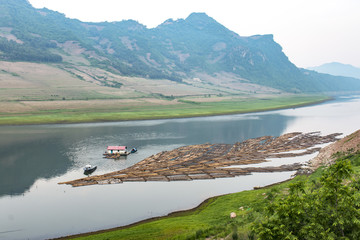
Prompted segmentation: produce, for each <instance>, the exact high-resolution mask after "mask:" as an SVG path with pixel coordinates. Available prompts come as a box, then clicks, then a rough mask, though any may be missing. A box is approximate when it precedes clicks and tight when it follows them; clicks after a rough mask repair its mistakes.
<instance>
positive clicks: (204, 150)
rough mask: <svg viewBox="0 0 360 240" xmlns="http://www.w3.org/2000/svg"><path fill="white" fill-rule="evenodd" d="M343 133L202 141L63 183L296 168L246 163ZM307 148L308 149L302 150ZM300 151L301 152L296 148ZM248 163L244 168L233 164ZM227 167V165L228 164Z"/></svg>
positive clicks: (186, 177) (218, 175)
mask: <svg viewBox="0 0 360 240" xmlns="http://www.w3.org/2000/svg"><path fill="white" fill-rule="evenodd" d="M339 135H341V134H340V133H334V134H330V135H326V136H320V134H319V132H312V133H300V132H294V133H287V134H284V135H282V136H279V137H272V136H264V137H259V138H253V139H248V140H246V141H244V142H237V143H234V144H210V143H206V144H198V145H190V146H183V147H179V148H177V149H174V150H172V151H163V152H159V153H157V154H155V155H152V156H150V157H148V158H146V159H144V160H143V161H141V162H138V163H137V164H135V165H133V166H131V167H129V168H127V169H123V170H120V171H115V172H112V173H107V174H104V175H99V176H91V177H86V178H81V179H77V180H73V181H68V182H62V183H60V184H70V185H72V186H74V187H77V186H85V185H94V184H113V183H123V182H133V181H139V182H140V181H189V180H197V179H214V178H225V177H234V176H240V175H248V174H251V173H252V172H278V171H294V170H298V169H300V168H301V165H300V164H291V165H283V166H279V167H258V168H256V167H246V166H245V165H247V164H255V163H261V162H265V161H267V160H266V159H268V158H284V157H287V158H288V157H297V156H302V155H307V154H311V153H314V152H317V151H319V150H320V148H315V146H316V145H318V144H324V143H330V142H334V141H336V140H338V139H337V137H338V136H339ZM299 150H304V151H299ZM294 151H297V152H294ZM234 165H244V167H243V168H235V167H233V168H231V166H234ZM225 167H226V168H225Z"/></svg>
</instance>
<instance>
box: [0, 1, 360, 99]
mask: <svg viewBox="0 0 360 240" xmlns="http://www.w3.org/2000/svg"><path fill="white" fill-rule="evenodd" d="M0 51H1V54H0V60H2V61H29V62H40V63H51V64H57V65H56V66H58V67H61V68H65V67H66V68H67V69H69V66H72V67H73V68H76V66H80V65H81V64H84V63H85V62H86V64H89V65H90V66H92V67H96V68H101V69H104V70H106V71H110V72H112V73H115V74H118V75H122V76H132V77H143V78H147V79H167V80H171V81H175V82H182V83H186V84H190V85H194V84H196V83H197V82H199V81H200V82H203V83H207V84H212V85H215V86H220V87H225V88H229V89H233V88H238V89H241V88H249V86H251V87H252V88H255V89H256V88H258V87H266V88H268V89H273V91H285V92H307V93H311V92H316V93H317V92H329V91H349V90H350V91H353V90H360V82H359V81H356V80H355V79H352V78H341V77H336V78H334V77H330V76H328V75H319V74H318V73H316V72H313V71H308V70H304V69H299V68H297V67H296V66H295V65H294V64H292V63H291V62H290V61H289V59H288V58H287V56H286V55H285V54H284V52H283V51H282V48H281V46H280V45H279V44H277V43H276V42H275V41H274V39H273V36H272V35H256V36H250V37H241V36H239V35H238V34H237V33H234V32H232V31H230V30H229V29H227V28H226V27H224V26H222V25H221V24H219V23H218V22H217V21H216V20H214V19H213V18H211V17H209V16H208V15H206V14H205V13H192V14H190V15H189V16H188V17H187V18H186V19H179V20H176V21H174V20H172V19H169V20H167V21H165V22H164V23H162V24H160V25H159V26H158V27H156V28H152V29H148V28H146V27H145V26H144V25H142V24H140V23H138V22H136V21H133V20H127V21H120V22H101V23H89V22H81V21H79V20H76V19H69V18H66V17H65V15H64V14H61V13H59V12H55V11H51V10H48V9H46V8H43V9H35V8H33V7H32V6H31V4H30V3H29V2H28V1H26V0H12V1H8V0H0ZM74 55H76V56H77V58H78V59H79V58H82V60H81V61H80V60H76V61H75V60H74V58H70V57H69V56H74ZM73 74H75V73H74V71H73ZM99 81H101V82H102V84H104V85H110V86H115V87H119V85H118V84H115V85H114V84H113V83H109V82H107V80H106V79H100V80H99Z"/></svg>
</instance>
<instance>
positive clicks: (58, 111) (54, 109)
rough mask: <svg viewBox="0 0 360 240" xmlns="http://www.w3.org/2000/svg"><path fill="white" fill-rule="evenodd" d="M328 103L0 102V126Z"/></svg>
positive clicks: (302, 99) (289, 99)
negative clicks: (0, 104) (1, 105)
mask: <svg viewBox="0 0 360 240" xmlns="http://www.w3.org/2000/svg"><path fill="white" fill-rule="evenodd" d="M330 99H331V98H330V97H327V96H313V95H287V96H280V97H279V96H266V97H264V96H263V97H261V98H260V97H256V98H255V97H239V96H232V97H216V98H215V97H213V98H188V99H151V98H146V99H145V98H144V99H122V100H84V101H80V100H77V101H51V102H44V101H37V102H33V101H21V102H6V103H4V102H3V103H2V104H6V109H7V110H2V111H1V112H0V125H26V124H58V123H90V122H110V121H132V120H153V119H170V118H187V117H203V116H214V115H229V114H239V113H251V112H261V111H270V110H276V109H286V108H295V107H301V106H307V105H313V104H318V103H322V102H324V101H327V100H330ZM25 105H26V106H28V107H29V108H30V109H31V111H29V110H26V111H25V110H22V109H23V108H22V106H25ZM2 109H5V108H2ZM24 109H25V108H24ZM26 109H28V108H26Z"/></svg>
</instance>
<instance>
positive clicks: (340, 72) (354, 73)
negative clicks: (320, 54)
mask: <svg viewBox="0 0 360 240" xmlns="http://www.w3.org/2000/svg"><path fill="white" fill-rule="evenodd" d="M308 69H310V70H314V71H317V72H319V73H326V74H331V75H334V76H344V77H353V78H358V79H360V68H357V67H354V66H352V65H350V64H343V63H339V62H331V63H324V64H322V65H320V66H316V67H309V68H308Z"/></svg>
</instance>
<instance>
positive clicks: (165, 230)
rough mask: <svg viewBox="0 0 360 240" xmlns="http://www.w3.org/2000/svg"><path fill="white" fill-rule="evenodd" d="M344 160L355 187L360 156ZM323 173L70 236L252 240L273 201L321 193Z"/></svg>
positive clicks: (318, 171) (352, 156) (93, 238)
mask: <svg viewBox="0 0 360 240" xmlns="http://www.w3.org/2000/svg"><path fill="white" fill-rule="evenodd" d="M344 159H345V160H346V161H349V162H351V164H352V168H353V170H354V173H355V174H354V175H353V176H352V178H351V179H353V180H352V181H353V182H354V183H355V184H357V181H358V178H359V177H358V176H359V174H360V167H359V165H360V153H359V152H357V153H355V154H350V155H348V156H346V157H345V158H343V159H342V160H344ZM324 171H327V170H325V169H324V168H320V169H318V170H317V171H316V172H315V173H313V174H311V175H309V176H306V175H301V176H297V177H296V178H294V179H292V180H290V181H287V182H284V183H280V184H276V185H273V186H269V187H265V188H263V189H258V190H252V191H243V192H240V193H234V194H229V195H224V196H219V197H214V198H211V199H209V200H207V201H205V202H204V203H203V204H201V205H200V206H199V207H197V208H196V209H193V210H189V211H184V212H178V213H173V214H171V215H169V216H166V217H162V218H159V219H155V220H149V221H147V222H143V223H139V224H135V225H133V226H130V227H125V228H119V229H113V230H109V231H104V232H101V233H95V234H84V235H82V236H73V239H81V240H85V239H86V240H95V239H96V240H98V239H108V240H112V239H126V240H130V239H220V238H225V239H253V238H254V237H255V236H254V233H253V231H252V228H253V227H254V226H255V225H254V223H255V222H259V221H262V220H263V219H264V218H265V215H264V213H265V211H266V210H265V209H266V207H268V206H269V204H271V203H273V202H274V201H276V199H278V200H279V201H283V200H282V199H284V198H286V196H288V195H289V187H290V191H291V186H296V184H295V183H300V182H304V183H305V190H306V189H307V190H306V191H309V192H312V191H315V190H316V189H320V186H321V180H320V178H321V176H322V175H324ZM335 171H337V170H335ZM354 179H355V180H354ZM344 180H345V179H344ZM319 181H320V182H319ZM345 182H346V183H349V180H346V181H345ZM356 186H357V185H356ZM231 212H235V213H236V215H237V217H236V218H230V213H231ZM67 239H70V237H68V238H67ZM255 239H256V237H255ZM269 239H272V238H269ZM275 239H276V238H275ZM335 239H336V238H335Z"/></svg>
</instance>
